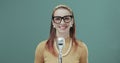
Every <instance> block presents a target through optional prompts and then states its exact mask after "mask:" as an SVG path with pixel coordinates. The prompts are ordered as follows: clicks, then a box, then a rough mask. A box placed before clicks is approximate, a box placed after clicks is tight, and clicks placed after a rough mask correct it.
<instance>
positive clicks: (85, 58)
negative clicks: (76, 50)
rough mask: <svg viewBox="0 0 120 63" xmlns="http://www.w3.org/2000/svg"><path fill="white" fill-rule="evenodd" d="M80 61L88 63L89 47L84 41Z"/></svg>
mask: <svg viewBox="0 0 120 63" xmlns="http://www.w3.org/2000/svg"><path fill="white" fill-rule="evenodd" d="M80 63H88V48H87V46H86V45H85V44H84V43H83V48H82V54H81V57H80Z"/></svg>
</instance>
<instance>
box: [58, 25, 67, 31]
mask: <svg viewBox="0 0 120 63" xmlns="http://www.w3.org/2000/svg"><path fill="white" fill-rule="evenodd" d="M67 27H68V26H59V28H60V29H61V30H65V29H66V28H67Z"/></svg>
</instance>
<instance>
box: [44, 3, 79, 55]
mask: <svg viewBox="0 0 120 63" xmlns="http://www.w3.org/2000/svg"><path fill="white" fill-rule="evenodd" d="M61 8H62V9H66V10H68V11H69V12H70V13H71V14H72V16H73V26H72V27H71V28H70V31H69V32H70V38H72V45H73V44H75V47H76V48H77V46H78V43H77V41H76V36H75V33H76V27H75V20H74V15H73V11H72V10H71V9H70V8H69V7H68V6H66V5H58V6H56V7H55V8H54V9H53V13H52V16H54V13H55V11H56V10H57V9H61ZM55 38H56V29H55V28H54V27H53V24H52V18H51V26H50V35H49V38H48V40H47V43H46V48H47V50H48V51H49V52H50V53H52V54H53V55H54V56H57V53H56V52H55V49H54V46H53V44H54V39H55ZM76 48H75V49H76Z"/></svg>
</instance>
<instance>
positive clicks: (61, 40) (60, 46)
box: [57, 37, 65, 63]
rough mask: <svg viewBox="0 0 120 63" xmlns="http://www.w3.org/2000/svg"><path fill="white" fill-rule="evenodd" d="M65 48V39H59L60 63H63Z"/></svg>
mask: <svg viewBox="0 0 120 63" xmlns="http://www.w3.org/2000/svg"><path fill="white" fill-rule="evenodd" d="M64 46H65V39H64V38H63V37H58V38H57V48H58V50H59V57H58V61H59V63H62V49H63V47H64Z"/></svg>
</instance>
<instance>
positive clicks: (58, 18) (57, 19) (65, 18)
mask: <svg viewBox="0 0 120 63" xmlns="http://www.w3.org/2000/svg"><path fill="white" fill-rule="evenodd" d="M72 17H73V16H72V15H66V16H63V17H61V16H53V17H52V19H53V21H54V23H57V24H60V23H61V21H62V19H63V21H64V22H65V23H69V22H70V21H71V20H72Z"/></svg>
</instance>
